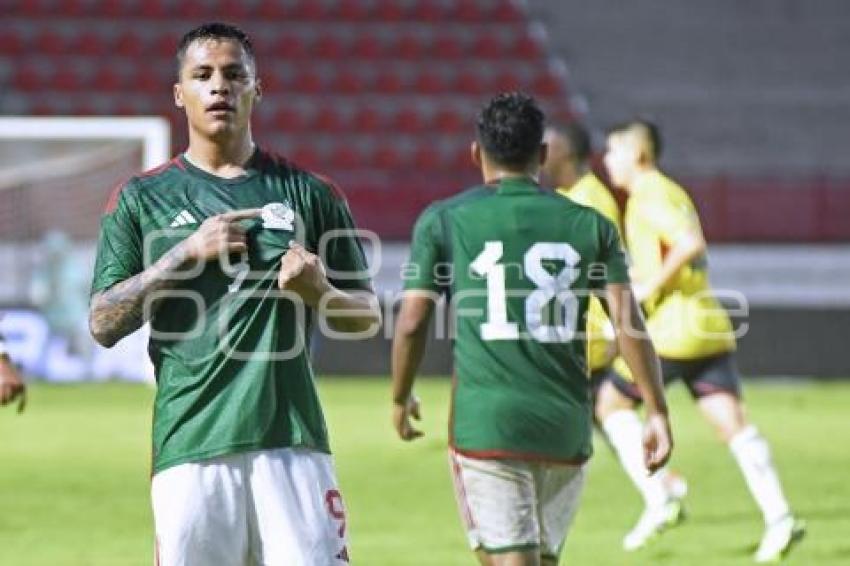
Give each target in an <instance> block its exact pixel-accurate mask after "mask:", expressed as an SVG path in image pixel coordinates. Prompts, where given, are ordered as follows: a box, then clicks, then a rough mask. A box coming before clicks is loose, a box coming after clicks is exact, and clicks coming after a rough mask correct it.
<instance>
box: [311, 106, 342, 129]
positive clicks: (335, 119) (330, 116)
mask: <svg viewBox="0 0 850 566" xmlns="http://www.w3.org/2000/svg"><path fill="white" fill-rule="evenodd" d="M310 128H311V129H313V130H316V131H319V132H328V133H337V132H343V131H345V128H346V123H345V118H344V117H343V115H342V114H340V113H339V112H337V111H336V110H334V109H333V108H320V109H318V111H317V112H316V114H315V115H314V116H313V120H312V121H311V123H310Z"/></svg>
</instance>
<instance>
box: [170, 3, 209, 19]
mask: <svg viewBox="0 0 850 566" xmlns="http://www.w3.org/2000/svg"><path fill="white" fill-rule="evenodd" d="M172 10H174V11H176V12H177V15H178V16H179V17H181V18H184V19H187V20H200V19H202V18H204V17H206V15H207V14H214V13H216V12H217V11H218V7H217V6H215V1H214V0H206V1H205V2H202V1H201V0H181V1H180V2H178V3H177V4H176V10H175V9H174V8H172Z"/></svg>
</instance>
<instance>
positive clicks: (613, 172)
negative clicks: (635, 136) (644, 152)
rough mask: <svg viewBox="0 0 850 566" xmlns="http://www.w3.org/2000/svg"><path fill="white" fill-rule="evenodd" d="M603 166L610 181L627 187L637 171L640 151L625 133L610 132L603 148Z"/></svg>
mask: <svg viewBox="0 0 850 566" xmlns="http://www.w3.org/2000/svg"><path fill="white" fill-rule="evenodd" d="M604 161H605V168H606V169H607V170H608V175H610V177H611V181H612V182H613V183H614V184H615V185H617V186H620V187H623V188H628V187H629V185H630V184H631V180H632V178H633V177H634V174H635V172H636V171H637V166H638V163H639V161H640V151H639V148H638V147H637V146H636V144H634V143H632V140H631V139H630V138H629V136H626V135H625V134H611V135H610V136H608V141H607V144H606V148H605V157H604Z"/></svg>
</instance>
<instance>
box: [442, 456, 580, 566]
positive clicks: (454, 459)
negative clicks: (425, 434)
mask: <svg viewBox="0 0 850 566" xmlns="http://www.w3.org/2000/svg"><path fill="white" fill-rule="evenodd" d="M449 463H450V465H451V468H452V478H453V480H454V485H455V495H456V497H457V502H458V507H459V510H460V514H461V519H462V520H463V523H464V526H465V528H466V533H467V537H468V538H469V545H470V546H471V547H472V549H473V550H478V549H483V550H484V551H486V552H488V553H499V552H511V551H524V550H531V549H535V548H537V549H539V551H540V555H541V556H543V557H551V558H557V557H558V556H560V553H561V548H562V547H563V544H564V541H565V540H566V538H567V530H568V529H569V527H570V524H571V523H572V520H573V518H574V517H575V513H576V509H577V508H578V502H579V496H580V495H581V491H582V487H583V486H584V476H585V471H584V466H570V465H565V464H564V465H561V464H547V463H542V462H526V461H520V460H483V459H477V458H469V457H466V456H463V455H461V454H458V453H457V452H455V451H453V450H451V451H449Z"/></svg>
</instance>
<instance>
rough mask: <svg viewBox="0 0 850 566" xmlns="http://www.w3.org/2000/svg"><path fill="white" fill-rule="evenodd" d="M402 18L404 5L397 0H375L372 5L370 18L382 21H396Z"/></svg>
mask: <svg viewBox="0 0 850 566" xmlns="http://www.w3.org/2000/svg"><path fill="white" fill-rule="evenodd" d="M403 18H404V6H403V5H402V4H401V2H398V0H376V1H375V3H374V4H373V7H372V19H374V20H378V21H382V22H397V21H400V20H402V19H403Z"/></svg>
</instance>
